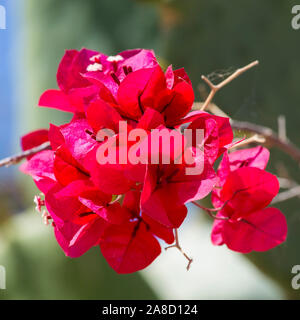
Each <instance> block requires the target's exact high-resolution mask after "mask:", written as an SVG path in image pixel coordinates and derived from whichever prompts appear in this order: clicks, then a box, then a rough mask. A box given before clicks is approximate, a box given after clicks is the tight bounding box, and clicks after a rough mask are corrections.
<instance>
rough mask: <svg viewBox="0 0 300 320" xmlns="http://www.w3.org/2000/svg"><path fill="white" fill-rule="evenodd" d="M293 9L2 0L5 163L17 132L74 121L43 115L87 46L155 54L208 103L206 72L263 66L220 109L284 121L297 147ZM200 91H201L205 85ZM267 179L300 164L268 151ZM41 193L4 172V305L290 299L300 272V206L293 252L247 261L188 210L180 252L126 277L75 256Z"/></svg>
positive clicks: (0, 119) (282, 2)
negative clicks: (39, 207) (68, 58)
mask: <svg viewBox="0 0 300 320" xmlns="http://www.w3.org/2000/svg"><path fill="white" fill-rule="evenodd" d="M295 4H297V3H296V1H289V0H276V1H274V0H264V1H261V0H251V1H250V0H245V1H240V0H230V1H223V0H168V1H167V0H165V1H163V0H161V1H159V0H156V1H154V0H153V1H151V0H148V1H146V0H144V1H143V0H101V1H99V0H87V1H82V0H63V1H62V0H43V1H38V0H26V1H24V0H0V5H3V6H5V8H6V12H7V29H6V30H0V157H1V158H3V157H5V156H7V155H10V154H12V153H14V152H17V151H19V150H20V147H19V137H20V135H22V134H24V133H26V132H28V131H31V130H33V129H37V128H42V127H48V125H49V122H52V123H55V124H60V123H62V122H64V121H66V120H68V119H69V118H70V115H68V114H63V113H61V112H56V111H54V110H47V109H42V108H38V107H37V102H38V98H39V96H40V94H41V93H42V92H43V91H44V90H45V89H47V88H55V87H56V78H55V75H56V70H57V66H58V63H59V61H60V59H61V57H62V55H63V53H64V50H65V49H71V48H75V49H80V48H81V47H88V48H90V49H94V50H99V51H102V52H104V53H106V54H111V55H114V54H116V53H117V52H119V51H122V50H125V49H129V48H137V47H143V48H153V49H154V50H155V52H156V54H157V56H158V58H159V59H160V62H161V63H162V64H163V65H167V64H173V65H174V66H175V67H182V66H184V67H185V69H186V71H187V72H188V74H189V75H190V77H191V79H192V81H193V84H194V89H195V92H196V93H197V98H198V99H199V98H200V94H199V93H198V92H199V89H201V90H200V91H202V94H203V90H204V88H205V87H203V85H202V86H201V81H200V76H201V74H206V75H207V74H211V73H212V72H214V71H216V70H222V71H221V73H223V74H224V73H226V72H227V71H230V70H234V69H235V68H237V67H239V66H243V65H245V64H247V63H249V62H251V61H253V60H255V59H259V60H260V66H259V67H258V68H255V69H253V70H251V71H249V72H248V73H247V74H245V75H243V76H241V77H240V78H239V79H237V80H235V81H234V82H233V83H231V84H230V85H229V86H227V87H225V88H224V89H223V90H222V91H221V92H219V93H218V94H217V96H216V98H215V100H214V101H215V103H216V104H217V105H219V106H221V107H222V109H223V110H224V111H225V112H226V113H228V114H229V115H230V116H232V117H233V118H235V119H238V120H247V121H251V122H255V123H258V124H262V125H266V126H268V127H271V128H272V129H274V130H277V120H278V116H279V115H282V114H283V115H284V116H285V117H286V122H287V134H288V136H289V138H290V139H291V140H292V141H293V142H294V143H295V144H297V145H298V146H300V134H299V133H300V131H299V119H300V92H299V76H300V58H299V52H300V30H299V31H295V30H293V29H292V27H291V19H292V14H291V9H292V6H293V5H295ZM199 86H200V87H199ZM268 170H269V171H272V172H274V173H276V174H277V175H278V176H280V177H283V178H288V179H291V180H293V181H295V182H298V183H300V169H299V166H298V165H297V164H296V163H295V162H294V161H293V160H291V159H290V158H289V157H287V156H286V155H285V154H283V153H282V152H280V151H278V150H276V149H275V148H271V162H270V164H269V167H268ZM35 193H37V190H36V189H35V187H34V185H33V183H32V181H31V179H30V178H29V177H24V176H23V175H22V174H21V173H19V172H18V168H17V167H14V168H8V169H5V168H1V170H0V265H3V266H5V268H6V273H7V282H6V286H7V289H6V290H0V299H157V298H158V299H159V298H163V299H271V298H272V299H289V298H295V299H298V298H299V297H300V290H299V291H297V290H294V289H292V287H291V279H292V276H293V275H292V274H291V269H292V267H293V266H294V265H296V264H300V248H299V245H300V209H299V204H300V199H299V198H297V197H296V198H294V199H291V200H289V201H286V202H283V203H281V204H279V205H278V207H279V208H280V209H281V210H282V211H283V212H284V213H285V214H286V217H287V220H288V224H289V235H288V240H287V241H286V243H284V244H283V245H281V246H280V247H278V248H276V249H273V250H271V251H269V252H267V253H255V254H249V255H240V254H237V253H233V252H230V251H229V250H228V249H227V248H225V247H214V246H212V244H211V243H210V237H209V236H210V227H211V221H210V220H208V219H207V218H206V217H204V214H203V213H202V212H200V211H199V210H198V209H194V208H190V214H189V218H188V219H187V221H186V222H185V223H184V225H183V226H182V228H181V232H180V238H181V244H182V246H183V247H184V249H185V250H186V252H187V253H188V254H189V255H191V256H192V257H193V258H194V263H193V265H192V267H191V270H190V271H189V272H187V271H186V270H185V266H186V261H185V260H184V258H183V257H182V256H181V255H180V253H179V252H177V251H176V250H169V251H166V252H163V254H162V255H161V256H160V257H159V258H158V259H157V260H156V261H155V262H154V263H153V264H152V265H151V266H150V267H149V268H147V269H146V270H144V271H142V272H139V273H136V274H133V275H126V276H124V275H122V276H120V275H117V274H115V273H114V271H112V270H111V269H110V268H109V267H108V265H107V263H106V262H105V261H104V259H103V258H102V257H101V254H100V252H99V249H98V248H94V249H93V250H90V251H89V252H88V253H87V254H85V255H84V256H82V257H81V258H78V259H74V260H71V259H69V258H66V257H65V256H64V254H63V252H62V251H61V250H60V248H59V246H58V245H57V243H56V242H55V239H54V236H53V232H52V230H51V227H46V226H44V225H43V224H42V219H41V218H40V217H39V215H38V214H36V213H35V212H34V208H33V203H32V199H33V196H34V194H35Z"/></svg>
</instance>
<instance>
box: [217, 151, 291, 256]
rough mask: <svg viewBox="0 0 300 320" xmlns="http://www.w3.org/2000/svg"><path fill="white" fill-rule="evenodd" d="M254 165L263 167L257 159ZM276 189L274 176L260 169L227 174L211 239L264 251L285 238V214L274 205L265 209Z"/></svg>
mask: <svg viewBox="0 0 300 320" xmlns="http://www.w3.org/2000/svg"><path fill="white" fill-rule="evenodd" d="M252 151H253V150H251V151H250V152H248V154H252ZM255 151H258V150H257V149H256V150H255ZM244 152H247V151H244ZM232 158H234V157H232ZM250 159H251V158H248V160H249V162H248V163H249V164H250V165H251V164H252V165H253V164H254V162H255V159H253V158H252V161H253V162H251V160H250ZM238 161H240V163H243V161H245V160H243V159H241V160H238ZM233 162H234V161H233ZM257 165H258V166H265V165H264V163H263V162H260V161H259V160H257ZM278 191H279V183H278V180H277V178H276V177H275V176H274V175H272V174H270V173H268V172H266V171H264V170H262V169H259V168H255V167H241V168H237V169H235V170H233V171H232V172H231V173H229V174H228V176H227V177H226V179H225V183H224V185H223V188H222V189H221V191H220V194H219V198H218V201H217V204H218V205H220V204H221V205H222V208H221V210H220V211H219V213H218V214H217V218H219V219H220V220H218V219H217V220H215V222H214V225H213V230H212V235H211V238H212V242H213V243H214V244H215V245H222V244H226V245H227V246H228V248H230V249H232V250H234V251H238V252H242V253H248V252H250V251H252V250H255V251H266V250H269V249H271V248H273V247H275V246H277V245H279V244H280V243H282V242H283V241H285V239H286V234H287V224H286V219H285V217H284V215H283V214H282V213H281V212H280V210H278V209H277V208H266V206H268V205H269V204H270V203H271V201H272V199H273V198H274V197H275V196H276V195H277V193H278ZM215 203H216V202H215Z"/></svg>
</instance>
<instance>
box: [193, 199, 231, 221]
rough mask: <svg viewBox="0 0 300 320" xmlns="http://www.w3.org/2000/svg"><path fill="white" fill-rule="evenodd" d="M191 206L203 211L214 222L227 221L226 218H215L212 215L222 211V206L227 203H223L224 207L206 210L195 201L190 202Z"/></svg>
mask: <svg viewBox="0 0 300 320" xmlns="http://www.w3.org/2000/svg"><path fill="white" fill-rule="evenodd" d="M192 204H194V205H195V206H197V207H198V208H200V209H202V210H203V211H205V212H206V213H207V214H208V215H209V216H210V217H211V218H213V219H215V220H228V219H229V218H228V217H217V216H216V215H215V214H213V212H219V211H220V210H222V209H223V208H224V206H225V205H226V204H227V201H226V202H225V203H224V205H223V206H222V207H221V208H206V207H203V206H201V204H199V203H197V202H196V201H192Z"/></svg>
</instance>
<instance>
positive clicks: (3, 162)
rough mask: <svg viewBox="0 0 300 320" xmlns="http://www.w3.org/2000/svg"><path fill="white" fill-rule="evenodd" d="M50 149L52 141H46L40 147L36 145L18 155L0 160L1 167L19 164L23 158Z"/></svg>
mask: <svg viewBox="0 0 300 320" xmlns="http://www.w3.org/2000/svg"><path fill="white" fill-rule="evenodd" d="M48 149H50V142H44V143H43V144H41V145H40V146H38V147H34V148H32V149H29V150H26V151H24V152H21V153H19V154H17V155H14V156H11V157H7V158H5V159H3V160H0V167H9V166H11V165H13V164H17V163H19V162H21V161H22V160H24V159H26V158H27V157H30V156H33V155H35V154H37V153H39V152H41V151H44V150H48Z"/></svg>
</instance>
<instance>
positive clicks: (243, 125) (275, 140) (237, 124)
mask: <svg viewBox="0 0 300 320" xmlns="http://www.w3.org/2000/svg"><path fill="white" fill-rule="evenodd" d="M231 127H232V128H233V129H235V130H241V131H247V132H251V133H256V134H259V135H260V136H263V137H264V138H265V139H266V143H270V144H271V145H273V146H275V147H277V148H278V149H280V150H282V151H283V152H285V153H286V154H288V155H289V156H290V157H292V158H293V159H294V160H295V161H297V162H298V164H299V165H300V149H299V148H298V147H297V146H296V145H294V144H293V143H292V142H290V141H289V140H288V139H287V138H286V137H285V139H284V140H283V139H281V138H280V137H279V136H278V135H277V134H276V133H275V132H274V131H273V130H272V129H270V128H267V127H264V126H260V125H258V124H254V123H250V122H245V121H237V120H231Z"/></svg>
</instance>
